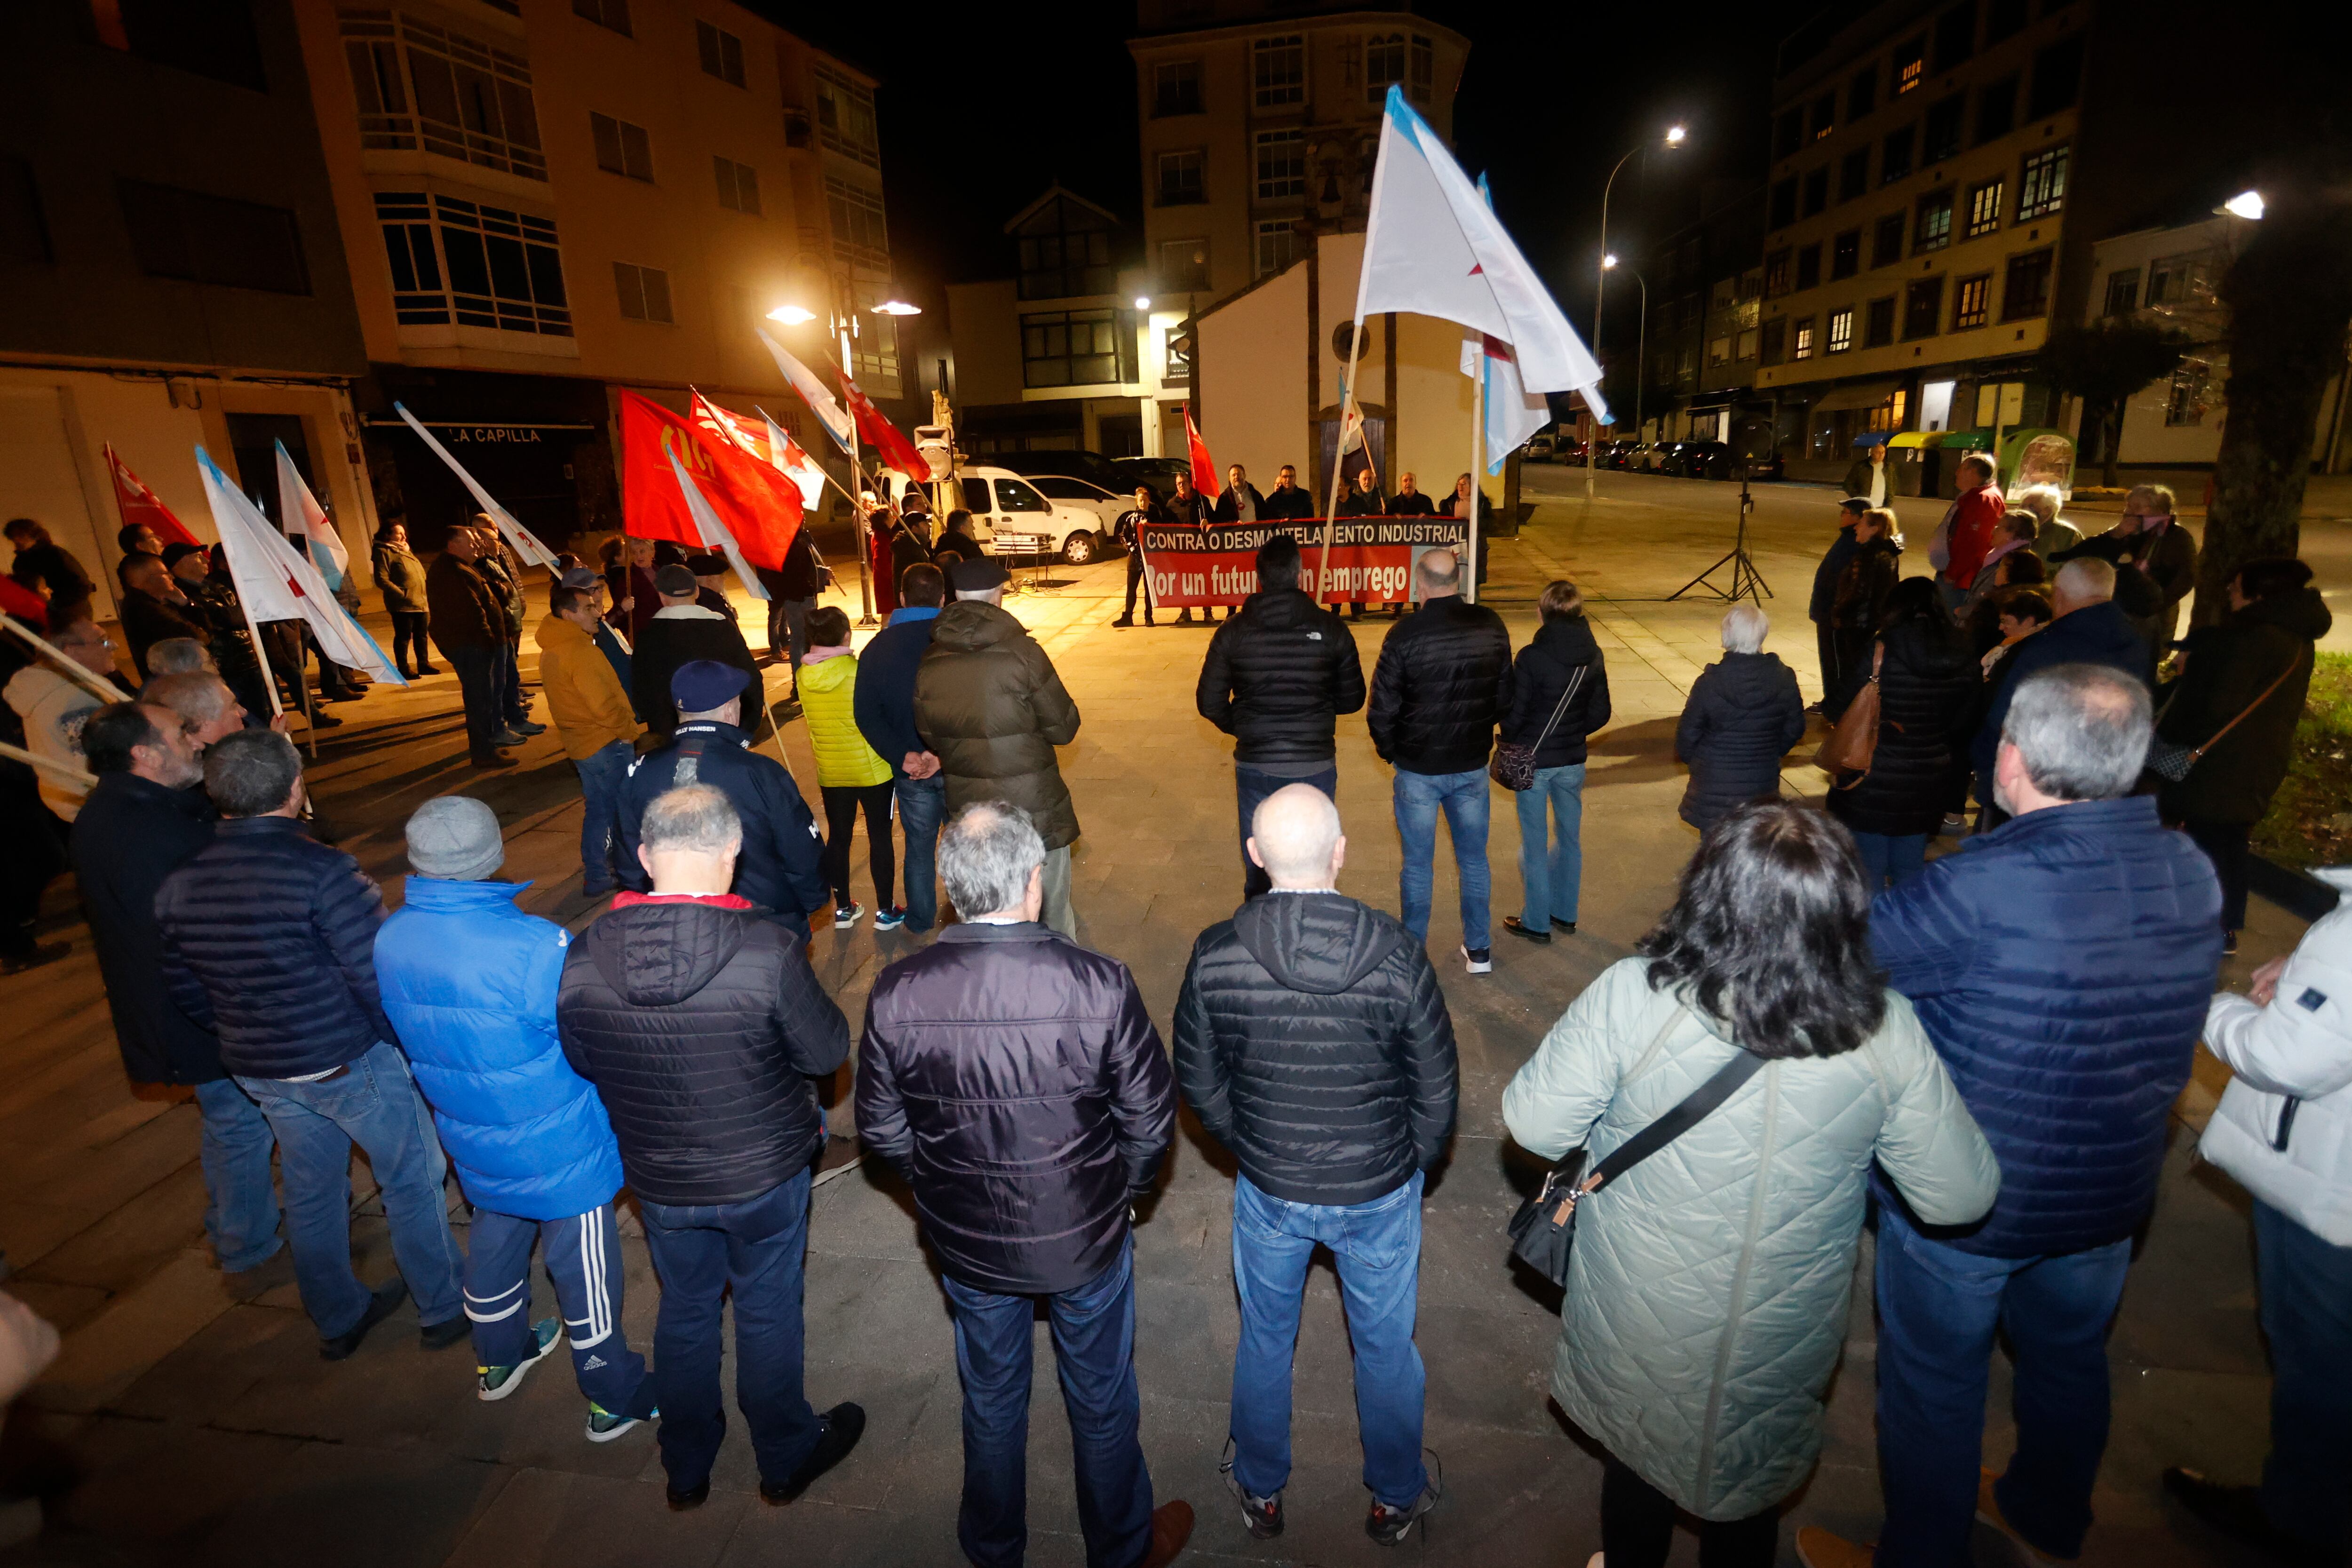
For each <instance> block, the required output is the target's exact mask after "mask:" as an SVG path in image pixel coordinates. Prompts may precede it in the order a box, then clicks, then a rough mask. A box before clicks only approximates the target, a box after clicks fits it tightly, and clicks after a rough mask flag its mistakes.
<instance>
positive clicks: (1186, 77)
mask: <svg viewBox="0 0 2352 1568" xmlns="http://www.w3.org/2000/svg"><path fill="white" fill-rule="evenodd" d="M1200 112H1201V62H1200V61H1198V60H1165V61H1162V62H1161V63H1160V64H1159V65H1156V66H1154V67H1152V68H1151V117H1152V118H1153V119H1154V120H1165V119H1167V118H1168V117H1169V116H1171V115H1176V114H1198V113H1200Z"/></svg>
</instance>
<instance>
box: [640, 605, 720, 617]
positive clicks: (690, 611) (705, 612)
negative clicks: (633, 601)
mask: <svg viewBox="0 0 2352 1568" xmlns="http://www.w3.org/2000/svg"><path fill="white" fill-rule="evenodd" d="M726 618H727V617H726V616H722V615H720V614H719V612H718V611H717V610H714V609H711V608H709V606H707V605H663V606H662V607H661V608H660V609H658V610H656V611H655V612H654V619H656V620H657V621H723V620H725V619H726Z"/></svg>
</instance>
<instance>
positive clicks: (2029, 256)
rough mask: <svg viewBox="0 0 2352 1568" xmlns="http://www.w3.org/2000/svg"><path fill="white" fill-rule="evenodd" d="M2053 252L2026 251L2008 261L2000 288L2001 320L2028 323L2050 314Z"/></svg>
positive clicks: (2048, 250)
mask: <svg viewBox="0 0 2352 1568" xmlns="http://www.w3.org/2000/svg"><path fill="white" fill-rule="evenodd" d="M2053 254H2054V253H2053V252H2052V251H2051V250H2050V249H2049V248H2048V247H2043V248H2042V249H2040V250H2029V251H2027V252H2026V253H2025V254H2024V255H2022V256H2012V257H2011V258H2009V273H2008V276H2007V277H2006V278H2004V279H2002V280H2001V285H2000V319H2001V320H2002V321H2032V320H2033V318H2035V317H2036V316H2046V315H2048V314H2049V313H2050V272H2051V267H2052V262H2053Z"/></svg>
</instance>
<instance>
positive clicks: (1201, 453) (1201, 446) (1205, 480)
mask: <svg viewBox="0 0 2352 1568" xmlns="http://www.w3.org/2000/svg"><path fill="white" fill-rule="evenodd" d="M1184 445H1185V446H1186V447H1188V448H1190V450H1189V451H1188V452H1187V454H1186V455H1187V456H1188V457H1189V458H1191V459H1192V488H1193V489H1196V490H1199V491H1200V492H1201V493H1202V495H1204V496H1213V495H1215V494H1216V493H1217V492H1218V491H1220V490H1222V489H1224V488H1225V481H1224V480H1223V479H1219V478H1218V477H1217V465H1216V463H1215V461H1214V460H1213V458H1210V456H1209V444H1208V443H1207V442H1206V441H1203V440H1202V439H1201V427H1200V426H1198V425H1195V424H1193V423H1192V405H1191V404H1189V403H1188V404H1186V405H1184Z"/></svg>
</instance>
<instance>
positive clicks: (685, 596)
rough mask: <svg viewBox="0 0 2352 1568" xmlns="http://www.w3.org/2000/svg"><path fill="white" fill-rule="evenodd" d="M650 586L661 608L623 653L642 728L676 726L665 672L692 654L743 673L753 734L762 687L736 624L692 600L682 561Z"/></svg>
mask: <svg viewBox="0 0 2352 1568" xmlns="http://www.w3.org/2000/svg"><path fill="white" fill-rule="evenodd" d="M654 586H655V587H656V588H657V589H659V590H660V591H661V602H662V607H661V608H660V609H658V610H656V611H655V612H654V618H653V619H652V620H651V621H649V622H647V623H646V633H645V636H643V637H639V638H638V639H637V646H636V648H635V651H634V652H633V653H632V654H631V655H630V658H629V685H630V688H631V689H630V692H629V699H630V701H631V702H632V703H633V704H634V705H635V708H636V710H637V711H638V712H639V713H642V714H644V715H645V720H646V728H647V729H649V730H651V731H653V732H654V738H655V739H656V740H658V741H667V740H668V739H669V737H670V731H673V730H675V729H677V704H676V703H675V702H673V701H672V700H670V689H669V681H670V677H671V676H673V675H676V674H677V671H678V669H679V667H681V666H683V665H686V664H688V663H690V662H691V661H693V660H695V659H715V660H717V661H718V662H719V663H720V664H731V665H733V666H734V667H735V668H738V669H740V670H741V671H742V672H743V673H744V675H745V676H746V677H748V678H749V679H748V680H747V681H746V684H747V685H748V686H749V687H750V688H751V691H752V693H753V696H752V699H751V704H750V706H751V723H750V724H748V725H746V726H745V728H746V729H748V730H750V731H751V732H752V733H754V734H757V733H758V732H759V731H760V729H761V724H760V717H761V712H760V704H761V700H762V699H763V698H764V697H765V695H766V687H765V685H764V683H763V682H762V681H761V679H760V664H759V661H758V660H757V659H755V658H752V657H751V645H750V644H749V643H746V642H745V641H744V640H743V633H742V631H741V629H740V627H738V626H736V625H735V623H734V622H733V621H731V620H730V619H728V618H727V617H726V616H722V615H720V614H719V612H718V611H716V610H713V609H709V608H706V607H705V606H704V605H700V604H698V603H697V602H696V596H697V595H699V594H700V593H701V592H702V585H701V584H699V583H697V582H696V581H695V580H694V574H693V573H692V572H691V571H689V570H688V568H686V567H684V566H678V565H673V566H664V567H662V568H661V569H660V570H659V571H657V572H656V573H655V574H654ZM436 640H437V639H436Z"/></svg>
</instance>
